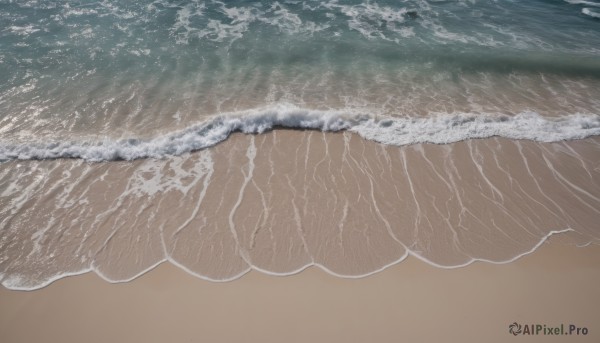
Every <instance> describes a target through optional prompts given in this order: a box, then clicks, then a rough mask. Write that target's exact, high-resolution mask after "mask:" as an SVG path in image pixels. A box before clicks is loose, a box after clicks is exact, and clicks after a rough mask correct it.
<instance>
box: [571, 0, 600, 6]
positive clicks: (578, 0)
mask: <svg viewBox="0 0 600 343" xmlns="http://www.w3.org/2000/svg"><path fill="white" fill-rule="evenodd" d="M565 2H568V3H570V4H571V5H586V6H598V7H600V2H593V1H586V0H565Z"/></svg>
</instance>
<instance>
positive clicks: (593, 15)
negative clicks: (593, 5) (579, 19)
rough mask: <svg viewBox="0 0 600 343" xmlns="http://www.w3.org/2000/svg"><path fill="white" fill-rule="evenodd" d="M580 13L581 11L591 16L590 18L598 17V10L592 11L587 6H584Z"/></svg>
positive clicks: (599, 14) (599, 17)
mask: <svg viewBox="0 0 600 343" xmlns="http://www.w3.org/2000/svg"><path fill="white" fill-rule="evenodd" d="M581 13H583V14H585V15H587V16H589V17H592V18H597V19H600V13H598V12H594V11H592V10H591V9H589V8H587V7H586V8H583V9H582V10H581Z"/></svg>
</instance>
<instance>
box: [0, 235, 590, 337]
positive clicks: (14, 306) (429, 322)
mask: <svg viewBox="0 0 600 343" xmlns="http://www.w3.org/2000/svg"><path fill="white" fill-rule="evenodd" d="M598 261H600V246H598V245H590V246H588V247H585V248H577V247H574V246H572V245H567V244H564V243H561V242H557V241H554V240H553V239H550V242H549V243H546V244H544V245H543V246H542V247H541V248H540V249H539V250H538V251H536V252H535V253H533V254H530V255H527V256H524V257H522V258H521V259H519V260H517V261H515V262H513V263H509V264H502V265H494V264H490V263H484V262H477V263H474V264H471V265H469V266H467V267H463V268H458V269H452V270H446V269H440V268H436V267H433V266H430V265H428V264H426V263H423V262H422V261H419V260H417V259H415V258H410V257H409V258H408V259H407V260H406V261H404V262H402V263H400V264H398V265H395V266H392V267H390V268H388V269H386V270H384V271H382V272H380V273H377V274H374V275H371V276H368V277H365V278H362V279H342V278H338V277H334V276H332V275H329V274H326V273H324V272H323V271H322V270H320V269H318V268H309V269H307V270H305V271H303V272H301V273H299V274H297V275H293V276H287V277H276V276H269V275H265V274H263V273H260V272H255V271H252V272H250V273H248V274H246V275H245V276H243V277H242V278H241V279H238V280H235V281H232V282H227V283H214V282H209V281H205V280H201V279H198V278H195V277H193V276H191V275H189V274H187V273H185V272H184V271H182V270H180V269H178V268H175V267H174V266H172V265H170V264H162V265H160V266H158V267H157V268H156V269H155V270H153V271H150V272H149V273H147V274H145V275H143V276H141V277H140V278H138V279H136V280H134V281H131V282H128V283H122V284H110V283H107V282H106V281H104V280H102V279H100V278H99V277H98V276H96V275H95V274H93V273H88V274H85V275H80V276H74V277H69V278H65V279H62V280H59V281H56V282H54V283H53V284H51V285H50V286H48V287H45V288H43V289H40V290H36V291H32V292H22V291H10V290H7V289H5V288H0V304H1V306H0V341H2V342H15V343H16V342H64V343H69V342H125V341H129V342H240V341H244V342H308V341H315V342H460V341H462V342H511V341H520V342H567V341H568V342H598V340H599V339H600V326H598V320H597V319H598V318H600V297H598V284H600V265H599V264H598ZM515 321H516V322H518V323H522V324H525V323H530V324H542V325H543V324H546V325H559V324H561V323H564V324H566V325H569V324H575V325H578V326H585V327H587V328H588V330H589V333H588V335H586V336H570V337H564V336H558V337H554V336H523V337H513V336H512V335H511V334H510V333H509V332H508V326H509V325H510V324H511V323H513V322H515ZM566 338H568V339H566Z"/></svg>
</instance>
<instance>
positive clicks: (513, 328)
mask: <svg viewBox="0 0 600 343" xmlns="http://www.w3.org/2000/svg"><path fill="white" fill-rule="evenodd" d="M508 332H510V333H512V334H513V335H515V336H516V335H518V334H520V333H521V324H518V323H517V322H514V323H512V324H510V325H509V326H508Z"/></svg>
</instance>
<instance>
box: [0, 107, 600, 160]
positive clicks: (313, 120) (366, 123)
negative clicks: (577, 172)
mask: <svg viewBox="0 0 600 343" xmlns="http://www.w3.org/2000/svg"><path fill="white" fill-rule="evenodd" d="M279 127H281V128H293V129H312V130H321V131H342V130H347V131H350V132H354V133H357V134H358V135H360V136H362V137H363V138H366V139H369V140H373V141H376V142H379V143H382V144H387V145H396V146H402V145H410V144H417V143H434V144H447V143H454V142H458V141H462V140H466V139H473V138H488V137H494V136H499V137H504V138H510V139H527V140H534V141H540V142H556V141H562V140H572V139H583V138H586V137H589V136H595V135H600V115H597V114H571V115H566V116H563V117H559V118H546V117H543V116H541V115H539V114H537V113H534V112H524V113H520V114H518V115H514V116H508V115H501V114H470V113H459V114H437V115H432V116H430V117H417V118H396V117H373V116H370V115H367V114H364V113H358V112H356V111H353V110H345V111H344V110H340V111H336V110H329V111H319V110H310V109H304V108H299V107H296V106H292V105H277V106H271V107H267V108H261V109H255V110H248V111H242V112H235V113H226V114H220V115H217V116H214V117H212V118H211V119H209V120H207V121H204V122H202V123H199V124H196V125H193V126H190V127H189V128H187V129H185V130H182V131H177V132H173V133H169V134H166V135H163V136H159V137H156V138H153V139H147V140H143V139H138V138H130V139H121V140H110V139H105V140H103V141H96V142H85V141H83V142H78V141H69V142H51V143H40V142H32V143H28V144H11V143H6V142H5V143H0V144H1V145H0V161H8V160H15V159H20V160H34V159H35V160H40V159H57V158H79V159H84V160H87V161H92V162H100V161H112V160H134V159H140V158H163V157H166V156H173V155H181V154H184V153H187V152H191V151H195V150H200V149H203V148H207V147H210V146H213V145H215V144H217V143H219V142H222V141H224V140H225V139H227V138H228V137H229V135H230V134H231V133H233V132H243V133H247V134H260V133H263V132H265V131H269V130H272V129H275V128H279Z"/></svg>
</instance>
